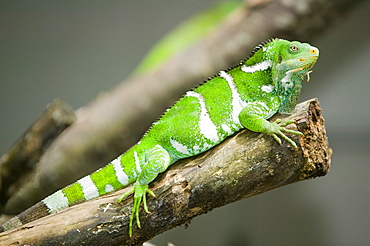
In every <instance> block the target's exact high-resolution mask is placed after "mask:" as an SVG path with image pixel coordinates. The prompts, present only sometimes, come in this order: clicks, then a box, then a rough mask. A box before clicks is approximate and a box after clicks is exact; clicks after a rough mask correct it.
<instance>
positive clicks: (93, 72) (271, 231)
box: [0, 0, 370, 246]
mask: <svg viewBox="0 0 370 246" xmlns="http://www.w3.org/2000/svg"><path fill="white" fill-rule="evenodd" d="M212 2H216V1H210V0H208V1H198V0H187V1H183V0H176V1H148V0H147V1H128V0H126V1H89V2H88V4H87V3H85V2H83V1H19V2H17V1H11V2H8V1H2V2H1V3H0V139H1V141H0V153H4V152H6V150H7V149H8V148H9V147H10V145H11V144H12V142H13V141H14V140H15V139H16V138H18V137H19V136H20V135H21V134H22V132H23V131H24V130H25V129H26V128H27V127H28V126H29V125H30V124H31V123H32V122H33V120H34V119H35V118H36V117H37V116H38V115H39V114H40V113H41V112H42V111H43V110H44V108H45V105H46V104H47V103H49V102H51V101H52V100H53V99H54V98H55V97H62V98H64V99H65V100H66V101H68V102H69V103H70V104H72V105H73V107H74V108H78V107H81V106H83V105H85V104H86V103H88V102H89V101H92V100H93V99H94V98H95V97H96V96H97V95H98V94H99V93H100V92H101V91H104V90H109V89H110V88H112V87H113V86H114V85H116V84H118V83H119V82H121V81H122V80H123V79H124V78H125V77H126V76H128V74H129V73H130V71H132V69H133V68H134V67H135V66H136V65H137V64H138V63H139V62H140V59H141V58H142V57H143V56H144V54H145V53H146V52H147V51H148V50H149V49H150V47H151V46H152V45H153V44H154V43H155V42H156V41H157V40H158V39H159V38H160V37H162V36H163V35H164V34H165V33H166V32H167V31H169V30H170V29H171V28H172V27H174V25H175V24H177V23H179V22H180V21H181V20H184V19H186V18H187V17H189V16H191V15H192V14H194V13H196V12H197V11H200V10H202V9H204V8H206V7H207V6H209V5H210V3H212ZM20 3H22V4H20ZM369 13H370V1H366V2H365V3H364V4H362V5H361V6H359V7H358V8H357V9H355V10H354V11H353V12H352V13H351V14H350V15H348V16H346V17H343V18H341V20H340V21H339V22H338V23H336V24H335V25H334V26H332V27H331V28H330V29H327V30H326V31H325V33H323V34H321V35H320V36H318V37H317V38H315V39H313V40H309V42H310V43H312V44H313V45H315V46H317V47H319V48H320V59H319V61H318V63H317V65H316V66H315V68H314V73H312V74H311V82H310V83H305V84H304V87H303V92H302V95H301V100H305V99H309V98H312V97H318V98H319V100H320V103H321V106H322V108H323V114H324V117H325V119H326V126H327V131H328V136H329V141H330V144H331V147H332V148H333V150H334V155H333V159H332V168H331V170H330V172H329V174H328V175H327V176H326V177H322V178H317V179H315V180H311V181H305V182H300V183H297V184H294V185H290V186H287V187H284V188H281V189H277V190H274V191H271V192H268V193H265V194H263V195H260V196H256V197H252V198H249V199H246V200H244V201H240V202H237V203H234V204H230V205H228V206H226V207H223V208H219V209H215V210H214V211H212V212H211V213H209V214H207V215H204V216H200V217H198V218H195V219H194V220H193V221H192V222H191V224H190V225H189V227H188V228H187V229H184V228H183V227H180V228H176V229H174V230H172V231H170V232H166V233H164V234H163V235H160V236H158V237H156V238H155V239H153V240H152V242H153V243H156V244H158V245H166V242H169V241H171V242H173V243H175V245H176V246H181V245H214V246H217V245H370V165H369V164H370V163H369V157H370V156H369V152H370V126H369V120H370V116H369V115H370V113H369V111H370V110H369V105H370V95H369V92H370V83H369V78H370V62H369V57H370V45H369V40H370V39H369V38H370V29H369V23H370V15H369ZM302 41H303V40H302ZM305 41H306V40H305ZM221 48H222V47H220V49H221Z"/></svg>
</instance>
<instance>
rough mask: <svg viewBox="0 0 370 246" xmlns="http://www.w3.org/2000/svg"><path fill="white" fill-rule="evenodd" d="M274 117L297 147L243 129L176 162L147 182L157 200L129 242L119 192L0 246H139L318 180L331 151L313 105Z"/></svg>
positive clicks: (126, 207)
mask: <svg viewBox="0 0 370 246" xmlns="http://www.w3.org/2000/svg"><path fill="white" fill-rule="evenodd" d="M276 118H282V119H283V118H284V119H286V120H288V119H294V120H295V121H296V126H297V129H298V130H299V131H301V132H302V133H304V136H302V137H300V138H299V137H298V136H293V139H294V140H295V141H298V140H299V143H300V147H299V148H298V149H294V148H292V147H291V146H290V145H289V144H288V143H286V142H284V143H283V144H282V145H281V146H280V145H279V144H277V142H276V141H275V140H274V139H273V138H272V137H270V136H266V135H263V134H259V133H254V132H251V131H248V130H243V131H241V132H239V133H237V134H235V135H233V136H232V137H230V138H228V139H227V140H225V141H224V142H222V143H221V144H220V145H218V146H216V147H214V148H212V149H211V150H210V151H208V152H206V153H203V154H201V155H198V156H196V157H193V158H189V159H185V160H182V161H179V162H177V163H175V164H174V165H172V166H171V167H170V168H169V169H168V171H166V172H165V173H163V174H161V175H160V176H159V177H158V178H157V179H156V180H155V181H154V182H153V183H152V184H151V189H152V190H153V191H154V193H155V194H156V195H157V198H149V199H148V206H149V210H150V211H151V213H149V214H146V213H145V212H143V211H141V214H140V218H141V223H142V228H141V229H138V228H137V227H136V225H134V233H133V237H132V238H129V237H128V222H129V214H130V213H131V208H132V200H133V199H132V197H129V198H127V199H125V200H124V201H123V202H122V204H117V203H116V201H117V199H118V197H119V196H120V195H122V194H123V192H124V191H125V190H120V191H117V192H114V193H112V194H110V195H107V196H104V197H100V198H97V199H95V200H92V201H88V202H85V203H83V204H79V205H76V206H73V207H71V208H68V209H65V210H63V211H61V212H60V213H57V214H54V215H50V216H47V217H45V218H43V219H40V220H37V221H34V222H31V223H29V224H27V225H24V226H22V227H20V228H18V229H15V230H12V231H9V232H4V233H3V234H1V236H0V244H1V245H8V244H11V243H13V244H17V245H18V244H19V245H23V244H30V245H33V244H37V245H141V244H142V243H143V242H145V241H147V240H149V239H151V238H152V237H154V236H155V235H158V234H160V233H162V232H164V231H166V230H169V229H171V228H173V227H176V226H179V225H181V224H185V223H188V222H189V221H190V220H191V219H192V218H193V217H195V216H198V215H201V214H204V213H207V212H209V211H211V210H212V209H214V208H217V207H220V206H224V205H226V204H229V203H232V202H235V201H238V200H241V199H244V198H247V197H250V196H254V195H258V194H261V193H264V192H266V191H269V190H272V189H275V188H278V187H282V186H284V185H287V184H291V183H295V182H299V181H302V180H306V179H311V178H315V177H318V176H323V175H325V174H326V173H327V172H328V170H329V167H330V158H331V149H330V148H329V146H328V141H327V137H326V131H325V126H324V119H323V117H322V115H321V108H320V106H319V103H318V101H317V100H316V99H312V100H309V101H306V102H303V103H301V104H299V105H297V107H296V110H295V112H294V113H293V114H292V115H291V116H289V117H283V116H282V115H277V116H275V117H274V118H273V119H272V120H275V119H276ZM298 138H299V139H298Z"/></svg>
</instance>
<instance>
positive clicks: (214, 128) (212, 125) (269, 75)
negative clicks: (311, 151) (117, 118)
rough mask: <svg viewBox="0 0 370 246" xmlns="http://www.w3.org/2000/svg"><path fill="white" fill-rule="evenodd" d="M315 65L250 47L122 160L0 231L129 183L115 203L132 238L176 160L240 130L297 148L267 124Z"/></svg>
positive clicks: (295, 50) (296, 48) (280, 48)
mask: <svg viewBox="0 0 370 246" xmlns="http://www.w3.org/2000/svg"><path fill="white" fill-rule="evenodd" d="M318 57H319V50H318V49H317V48H315V47H313V46H311V45H309V44H307V43H300V42H297V41H293V42H290V41H287V40H283V39H270V40H268V41H266V42H264V43H262V44H260V45H258V46H257V47H256V48H255V49H254V51H253V52H252V53H251V55H250V56H249V57H248V58H247V59H245V60H243V61H242V62H241V63H240V64H238V65H236V66H234V67H232V68H230V69H228V70H225V71H221V72H219V73H218V74H217V75H215V76H214V77H212V78H210V79H209V80H208V81H206V82H205V83H204V84H202V85H200V86H198V87H197V88H195V89H194V90H192V91H188V92H187V93H186V94H185V95H184V96H183V97H182V98H181V99H180V100H179V101H178V102H177V103H175V104H174V105H173V106H172V107H171V108H169V109H167V111H166V112H165V113H164V114H163V116H162V117H161V118H160V119H159V120H158V121H156V122H154V123H153V125H152V126H151V128H150V129H149V130H148V131H147V132H146V133H145V135H144V136H143V137H142V139H141V140H140V141H139V142H138V143H137V144H136V145H134V146H133V147H132V148H131V149H129V150H128V151H127V152H125V153H123V154H122V155H120V156H119V157H118V158H117V159H115V160H113V161H112V162H111V163H109V164H107V165H106V166H105V167H103V168H101V169H99V170H97V171H96V172H94V173H92V174H90V175H88V176H85V177H83V178H81V179H80V180H78V181H77V182H75V183H73V184H71V185H69V186H67V187H66V188H63V189H61V190H59V191H57V192H55V193H54V194H52V195H50V196H48V197H46V198H45V199H43V200H42V201H40V202H39V203H37V204H35V205H34V206H32V207H31V208H29V209H27V210H26V211H24V212H22V213H21V214H19V215H18V216H16V217H14V218H12V219H10V220H9V221H7V222H5V223H4V224H3V225H2V226H1V227H0V231H4V230H9V229H12V228H15V227H19V226H22V225H24V224H26V223H28V222H30V221H33V220H36V219H38V218H41V217H44V216H46V215H48V214H51V213H55V212H58V211H60V210H62V209H64V208H67V207H70V206H72V205H75V204H77V203H81V202H83V201H86V200H91V199H94V198H96V197H99V196H102V195H104V194H107V193H109V192H112V191H116V190H118V189H121V188H123V187H126V186H128V185H130V184H132V183H134V185H133V186H132V188H131V189H130V190H129V191H128V192H126V193H125V194H123V195H122V197H121V198H120V199H119V200H118V202H120V201H121V200H122V199H123V198H125V197H126V196H128V195H129V194H131V193H133V194H134V198H133V199H134V205H133V208H132V213H131V215H130V224H129V235H130V236H132V226H133V221H134V218H136V223H137V226H138V227H140V221H139V208H140V205H141V203H143V206H144V210H145V211H146V212H148V208H147V205H146V194H147V193H148V194H149V195H151V196H155V195H154V193H153V192H152V191H151V190H150V189H149V188H148V185H149V184H150V183H151V182H152V181H153V180H154V179H155V178H156V177H157V176H158V174H159V173H161V172H164V171H165V170H166V169H167V168H168V167H169V166H170V165H171V164H173V163H174V162H176V161H177V160H179V159H183V158H187V157H190V156H195V155H197V154H199V153H202V152H205V151H207V150H209V149H210V148H212V147H214V146H216V145H217V144H219V143H220V142H222V141H223V140H224V139H225V138H226V137H228V136H230V135H232V134H234V133H235V132H237V131H239V130H241V129H242V128H247V129H249V130H251V131H255V132H261V133H264V134H268V135H271V136H272V137H274V139H275V140H276V141H277V142H279V143H281V139H280V137H281V138H283V139H285V140H286V141H288V142H289V143H290V144H291V145H292V146H294V147H297V145H296V143H295V142H294V141H293V140H291V139H290V138H289V137H287V136H286V135H285V134H284V132H285V133H290V134H297V135H301V133H300V132H298V131H294V130H289V129H286V128H285V126H287V125H289V124H291V123H293V121H287V122H281V121H275V122H269V121H268V120H267V119H269V118H270V117H272V116H273V115H274V114H275V113H277V112H279V113H282V114H290V113H292V111H293V110H294V108H295V105H296V103H297V100H298V97H299V94H300V91H301V87H302V81H303V80H304V77H305V76H306V75H307V77H308V74H309V73H310V69H311V68H312V67H313V65H314V64H315V63H316V61H317V59H318ZM308 79H309V77H308Z"/></svg>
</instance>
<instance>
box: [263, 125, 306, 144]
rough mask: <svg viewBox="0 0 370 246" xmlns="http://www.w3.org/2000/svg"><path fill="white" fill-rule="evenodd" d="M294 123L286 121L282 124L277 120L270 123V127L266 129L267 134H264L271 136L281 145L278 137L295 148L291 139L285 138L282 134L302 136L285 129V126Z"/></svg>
mask: <svg viewBox="0 0 370 246" xmlns="http://www.w3.org/2000/svg"><path fill="white" fill-rule="evenodd" d="M294 122H295V120H288V121H286V122H283V123H282V120H281V119H277V120H276V121H275V122H272V123H270V124H271V125H270V127H269V129H268V132H266V134H268V135H271V136H272V137H273V138H274V139H275V140H276V141H277V142H278V143H279V144H281V139H280V138H279V136H280V137H282V138H283V139H285V140H286V141H287V142H288V143H290V144H291V145H292V146H293V147H294V148H297V144H296V143H295V142H294V141H293V140H292V139H291V138H289V137H287V136H286V135H285V134H284V132H286V133H290V134H295V135H300V136H302V135H303V133H302V132H299V131H294V130H289V129H287V128H285V127H286V126H287V125H290V124H292V123H294Z"/></svg>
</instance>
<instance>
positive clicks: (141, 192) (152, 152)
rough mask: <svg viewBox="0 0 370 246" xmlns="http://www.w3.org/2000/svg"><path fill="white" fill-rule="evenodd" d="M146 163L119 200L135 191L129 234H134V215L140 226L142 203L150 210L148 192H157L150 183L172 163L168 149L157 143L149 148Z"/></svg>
mask: <svg viewBox="0 0 370 246" xmlns="http://www.w3.org/2000/svg"><path fill="white" fill-rule="evenodd" d="M145 160H146V161H145V163H144V165H142V167H141V168H142V170H141V172H140V174H139V176H138V178H137V180H136V182H135V184H134V187H132V188H131V189H130V190H129V191H127V192H126V193H125V194H123V195H122V196H121V197H120V198H119V199H118V202H121V201H122V199H123V198H125V197H126V196H128V195H130V194H131V193H134V205H133V207H132V211H131V215H130V224H129V235H130V237H131V236H132V224H133V221H134V217H135V218H136V223H137V226H138V227H139V228H140V226H141V225H140V219H139V209H140V204H141V202H143V206H144V211H145V212H147V213H148V212H149V210H148V206H147V204H146V194H147V193H148V194H149V195H151V196H153V197H155V194H154V193H153V192H152V191H151V190H150V189H149V188H148V184H149V183H150V182H152V181H153V180H154V179H155V178H156V177H157V176H158V174H160V173H161V172H163V171H165V170H166V169H167V167H168V166H169V165H171V157H170V155H169V153H168V152H167V150H165V149H164V148H163V147H162V146H161V145H156V146H154V147H153V148H151V149H149V150H148V151H147V152H146V154H145Z"/></svg>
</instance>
